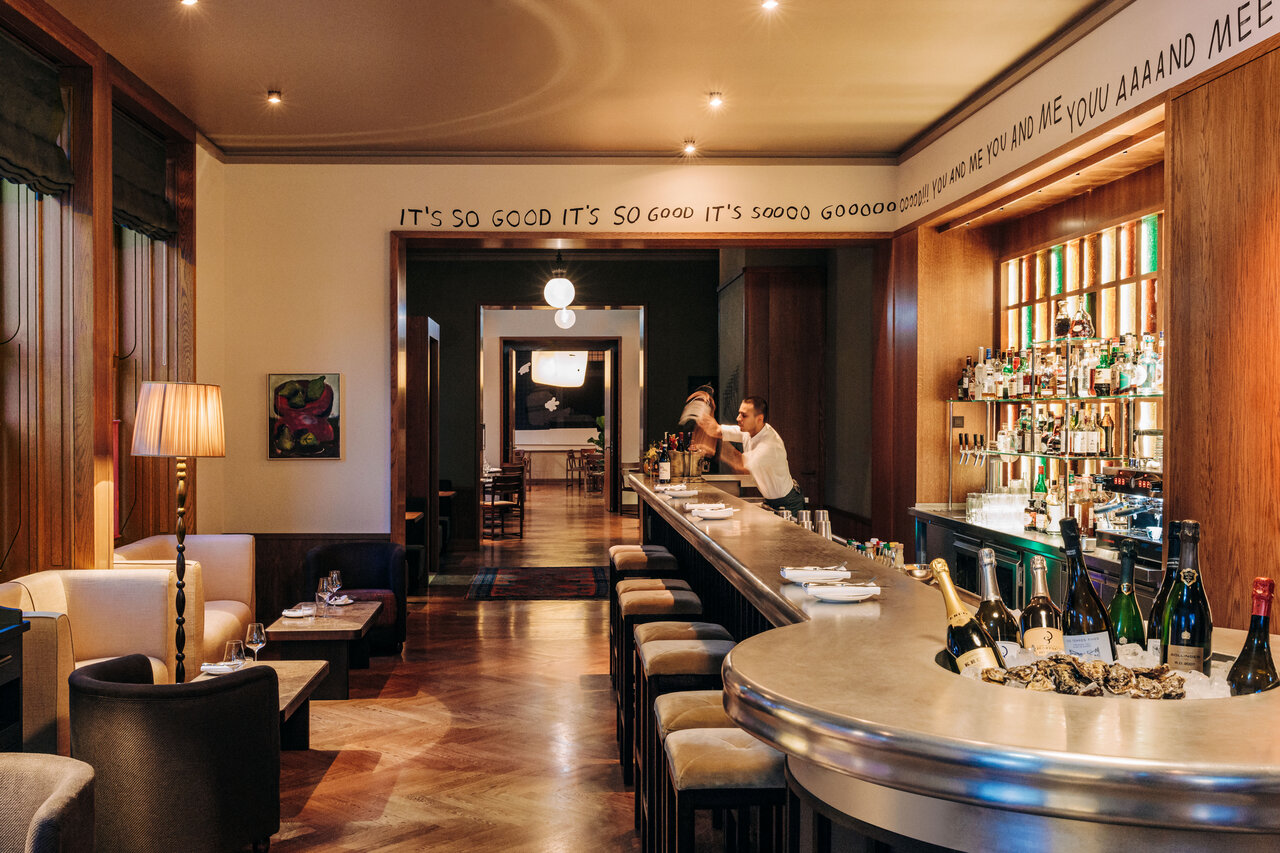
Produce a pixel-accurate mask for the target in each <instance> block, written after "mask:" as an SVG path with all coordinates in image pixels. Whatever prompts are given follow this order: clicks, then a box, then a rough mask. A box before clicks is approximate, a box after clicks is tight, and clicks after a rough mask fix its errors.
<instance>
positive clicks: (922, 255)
mask: <svg viewBox="0 0 1280 853" xmlns="http://www.w3.org/2000/svg"><path fill="white" fill-rule="evenodd" d="M918 246H919V260H918V267H917V275H918V278H917V294H916V298H917V300H918V318H917V319H918V326H917V349H916V353H917V355H916V367H917V374H916V375H917V414H916V452H917V459H918V461H917V464H916V500H917V501H918V502H920V503H938V502H942V501H946V500H948V497H947V459H948V454H949V453H950V452H951V447H952V445H953V444H954V442H955V440H956V439H955V438H954V436H955V435H956V434H957V433H967V434H969V435H973V434H975V433H983V432H985V431H986V428H987V422H986V418H987V406H986V404H985V403H982V404H977V403H965V404H959V405H957V406H956V409H955V414H956V415H957V416H961V417H964V419H965V422H964V427H963V428H962V429H960V430H952V429H951V427H950V425H949V424H948V423H947V420H946V415H947V406H946V403H945V402H943V401H945V400H946V399H947V398H949V397H954V396H955V394H956V379H957V378H958V377H959V375H960V368H961V366H962V365H963V364H964V357H965V356H966V355H976V354H977V352H978V348H979V347H989V346H993V345H994V344H995V343H996V342H995V340H994V339H993V335H992V331H991V318H992V316H993V313H994V310H995V305H994V301H993V300H994V296H995V287H996V276H997V269H996V259H995V251H994V248H993V246H992V239H991V235H990V234H988V233H987V232H986V231H985V230H984V229H969V228H959V229H954V230H952V231H948V232H946V233H945V234H939V233H938V232H937V231H935V230H934V229H932V228H921V229H920V231H919V239H918ZM952 475H953V483H952V492H953V494H954V495H955V499H956V500H958V501H959V502H961V503H963V502H964V495H965V494H967V493H968V492H971V491H981V490H982V489H983V488H984V486H985V483H986V476H985V471H984V470H983V469H982V468H978V467H974V466H972V465H968V466H958V465H953V466H952Z"/></svg>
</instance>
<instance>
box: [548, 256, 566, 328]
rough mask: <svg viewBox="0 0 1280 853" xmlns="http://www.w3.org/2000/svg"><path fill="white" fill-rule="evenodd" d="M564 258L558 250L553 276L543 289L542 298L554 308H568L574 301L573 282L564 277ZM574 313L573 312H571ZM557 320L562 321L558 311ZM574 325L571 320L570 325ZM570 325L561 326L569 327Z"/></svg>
mask: <svg viewBox="0 0 1280 853" xmlns="http://www.w3.org/2000/svg"><path fill="white" fill-rule="evenodd" d="M564 273H565V270H564V259H563V258H561V257H560V253H559V252H556V266H555V269H553V270H552V271H551V278H550V279H549V280H548V281H547V286H546V287H544V288H543V289H542V298H543V299H545V300H547V304H548V305H550V306H551V307H552V308H568V307H569V303H571V302H573V282H571V281H569V279H567V278H565V277H564ZM571 313H572V312H571ZM556 322H557V323H559V322H560V315H559V313H558V312H557V314H556ZM572 325H573V321H572V320H570V321H569V326H572ZM569 326H561V327H560V328H562V329H567V328H569Z"/></svg>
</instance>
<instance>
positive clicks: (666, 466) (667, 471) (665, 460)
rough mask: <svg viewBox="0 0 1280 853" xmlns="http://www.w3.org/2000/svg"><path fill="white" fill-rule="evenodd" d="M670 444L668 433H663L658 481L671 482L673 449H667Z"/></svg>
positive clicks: (659, 451)
mask: <svg viewBox="0 0 1280 853" xmlns="http://www.w3.org/2000/svg"><path fill="white" fill-rule="evenodd" d="M668 444H669V441H668V436H667V434H666V433H663V434H662V447H661V449H659V450H658V482H659V483H664V484H665V483H670V482H671V451H669V450H668V449H667V445H668Z"/></svg>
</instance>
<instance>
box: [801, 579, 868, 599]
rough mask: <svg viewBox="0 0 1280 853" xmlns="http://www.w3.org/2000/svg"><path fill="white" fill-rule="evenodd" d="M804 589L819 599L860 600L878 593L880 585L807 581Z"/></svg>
mask: <svg viewBox="0 0 1280 853" xmlns="http://www.w3.org/2000/svg"><path fill="white" fill-rule="evenodd" d="M804 591H805V592H807V593H809V595H811V596H813V597H814V598H817V599H819V600H821V601H862V600H863V599H867V598H871V597H872V596H875V595H879V594H880V587H878V586H868V585H865V584H840V583H807V584H805V585H804Z"/></svg>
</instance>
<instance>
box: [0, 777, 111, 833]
mask: <svg viewBox="0 0 1280 853" xmlns="http://www.w3.org/2000/svg"><path fill="white" fill-rule="evenodd" d="M0 803H4V808H3V809H0V850H13V851H18V850H21V851H23V853H80V851H87V850H93V768H92V767H90V766H89V765H88V764H85V763H84V762H83V761H76V760H75V759H74V758H63V757H62V756H60V755H25V754H22V753H5V754H4V755H0Z"/></svg>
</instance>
